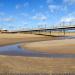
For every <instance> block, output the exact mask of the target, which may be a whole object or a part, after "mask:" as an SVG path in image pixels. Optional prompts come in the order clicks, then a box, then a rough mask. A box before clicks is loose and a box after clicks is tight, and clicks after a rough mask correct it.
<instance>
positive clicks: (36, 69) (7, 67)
mask: <svg viewBox="0 0 75 75" xmlns="http://www.w3.org/2000/svg"><path fill="white" fill-rule="evenodd" d="M74 72H75V59H73V58H62V59H60V58H40V57H23V56H3V55H0V73H30V75H31V73H74ZM49 75H50V74H49Z"/></svg>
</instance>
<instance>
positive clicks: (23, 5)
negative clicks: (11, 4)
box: [16, 2, 29, 9]
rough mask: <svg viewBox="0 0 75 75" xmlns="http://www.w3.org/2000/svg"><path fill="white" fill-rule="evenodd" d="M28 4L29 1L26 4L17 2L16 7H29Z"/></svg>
mask: <svg viewBox="0 0 75 75" xmlns="http://www.w3.org/2000/svg"><path fill="white" fill-rule="evenodd" d="M27 6H29V3H28V2H26V3H24V4H17V5H16V9H20V8H24V7H27Z"/></svg>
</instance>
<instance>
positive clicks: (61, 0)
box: [0, 0, 75, 30]
mask: <svg viewBox="0 0 75 75" xmlns="http://www.w3.org/2000/svg"><path fill="white" fill-rule="evenodd" d="M74 20H75V0H0V29H8V30H16V29H17V30H19V29H32V28H37V27H40V28H41V27H43V28H44V27H45V25H46V27H48V28H49V27H54V26H58V25H60V24H61V23H62V22H65V23H68V22H71V21H74ZM67 25H68V24H67Z"/></svg>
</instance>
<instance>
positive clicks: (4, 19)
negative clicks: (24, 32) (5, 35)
mask: <svg viewBox="0 0 75 75" xmlns="http://www.w3.org/2000/svg"><path fill="white" fill-rule="evenodd" d="M14 20H15V19H14V18H10V17H9V18H0V21H2V22H12V21H14Z"/></svg>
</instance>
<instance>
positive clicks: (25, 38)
mask: <svg viewBox="0 0 75 75" xmlns="http://www.w3.org/2000/svg"><path fill="white" fill-rule="evenodd" d="M54 38H55V37H53V38H52V37H50V36H42V35H35V34H20V33H17V34H0V46H4V45H10V44H15V43H19V42H32V41H43V40H51V39H54Z"/></svg>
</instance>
